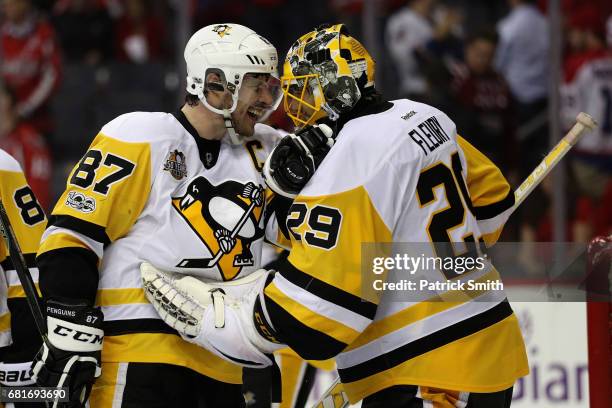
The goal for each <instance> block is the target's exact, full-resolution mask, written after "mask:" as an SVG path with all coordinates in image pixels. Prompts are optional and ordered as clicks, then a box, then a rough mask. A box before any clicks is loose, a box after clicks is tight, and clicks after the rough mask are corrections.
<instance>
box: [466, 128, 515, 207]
mask: <svg viewBox="0 0 612 408" xmlns="http://www.w3.org/2000/svg"><path fill="white" fill-rule="evenodd" d="M457 143H458V144H459V147H461V150H463V153H464V155H465V160H466V162H467V167H468V168H467V184H468V190H469V192H470V197H471V199H472V204H473V205H474V207H484V206H488V205H491V204H495V203H498V202H500V201H502V200H504V198H506V197H507V196H508V193H509V192H510V185H509V184H508V182H507V181H506V179H505V177H504V176H503V174H502V173H501V171H500V170H499V169H498V168H497V166H496V165H495V164H493V162H491V161H490V160H489V159H488V158H487V157H486V156H485V155H484V154H482V153H481V152H480V151H478V149H476V148H475V147H474V146H472V145H471V144H470V143H468V142H467V141H466V140H465V139H463V138H462V137H461V136H457Z"/></svg>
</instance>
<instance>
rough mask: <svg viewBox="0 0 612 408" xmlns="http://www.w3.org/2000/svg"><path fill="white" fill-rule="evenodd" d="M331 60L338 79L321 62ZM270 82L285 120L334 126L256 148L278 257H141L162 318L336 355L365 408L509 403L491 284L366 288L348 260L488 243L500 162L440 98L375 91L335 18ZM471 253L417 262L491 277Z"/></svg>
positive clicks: (223, 347) (502, 209)
mask: <svg viewBox="0 0 612 408" xmlns="http://www.w3.org/2000/svg"><path fill="white" fill-rule="evenodd" d="M330 61H331V62H332V63H334V64H335V65H336V67H337V68H336V75H338V76H339V78H338V80H337V81H329V79H328V77H326V76H324V72H323V71H324V70H325V71H326V73H329V71H330V70H329V67H328V65H329V63H330ZM332 71H333V70H332ZM328 75H329V74H328ZM281 80H282V86H283V91H284V93H285V99H284V100H285V108H286V110H287V113H288V114H289V116H290V117H291V118H292V119H293V120H294V122H295V123H296V125H298V126H306V125H310V124H313V123H328V124H329V125H330V126H331V127H332V128H334V129H335V132H334V133H335V134H337V138H336V141H335V144H334V145H333V147H332V148H331V150H330V151H329V153H328V154H327V155H326V156H325V157H324V158H321V157H320V156H319V157H312V156H311V155H309V154H308V150H310V149H307V148H304V146H302V149H301V150H300V149H294V150H292V149H287V148H285V149H284V150H282V151H280V150H279V148H277V149H275V151H274V152H273V153H272V154H271V155H270V157H269V158H268V161H267V162H266V167H265V169H264V173H265V174H266V179H267V182H268V183H269V185H270V186H271V187H273V189H275V190H277V191H278V192H280V193H282V194H286V195H288V196H294V195H297V196H296V197H295V200H294V202H293V204H292V206H291V209H290V214H289V217H288V218H287V227H288V230H289V232H290V235H291V244H292V246H291V251H290V255H289V257H288V259H287V261H286V262H284V263H281V264H279V265H278V268H277V269H278V270H277V271H276V272H275V273H273V272H272V273H271V272H269V271H265V270H262V271H258V272H255V273H254V274H252V275H250V276H249V278H247V279H241V280H237V281H235V282H234V283H232V284H224V285H219V284H214V283H205V282H202V281H201V280H199V279H195V278H193V277H184V276H182V275H181V276H178V275H176V274H174V273H172V271H161V270H159V269H158V268H155V267H153V266H151V265H148V264H143V265H142V276H143V281H144V285H145V287H146V293H147V296H148V297H149V299H150V300H151V301H152V303H153V304H154V306H155V308H156V309H157V311H158V312H159V313H160V316H161V317H162V318H163V319H164V321H165V322H166V323H168V324H169V325H170V326H171V327H174V328H175V329H177V330H178V331H179V332H180V333H181V334H182V335H183V337H184V338H186V339H187V340H189V341H191V342H193V343H195V344H198V345H200V346H202V347H204V348H206V349H208V350H210V351H212V352H214V353H215V354H217V355H219V356H226V358H227V356H231V358H232V359H241V360H243V361H244V364H250V365H252V364H263V365H265V364H270V359H269V357H268V353H270V352H271V351H273V350H276V349H277V348H279V347H282V346H283V345H284V344H286V345H289V347H291V348H292V349H293V350H295V351H296V352H297V353H298V354H299V355H300V356H301V357H302V358H304V359H313V360H321V359H326V358H330V357H334V356H335V359H336V363H337V366H338V371H339V374H340V379H341V381H342V384H343V388H344V391H345V392H346V394H347V395H348V398H349V400H350V401H351V402H352V403H354V402H357V401H359V400H363V405H362V407H364V408H375V407H385V408H395V407H402V408H405V407H427V406H438V407H468V408H506V407H508V406H509V405H510V401H511V397H512V386H513V384H514V382H515V381H516V379H517V378H519V377H521V376H524V375H526V374H527V373H528V371H529V370H528V365H527V358H526V352H525V346H524V343H523V340H522V336H521V333H520V329H519V326H518V322H517V318H516V316H515V315H514V313H513V311H512V309H511V307H510V305H509V303H508V301H507V299H506V296H505V294H504V292H503V290H499V286H497V287H495V288H494V287H491V288H490V289H486V288H485V289H482V290H478V291H471V292H467V293H464V292H458V291H456V290H447V289H439V290H435V289H433V290H432V289H422V290H421V291H415V292H413V293H412V294H411V295H410V297H409V298H405V297H402V296H400V295H398V292H393V291H382V292H379V293H378V294H377V295H376V296H369V295H368V294H367V293H366V291H365V290H364V287H365V286H367V283H368V280H369V279H370V278H371V276H372V273H371V271H370V273H369V274H368V270H367V268H366V269H365V272H362V271H363V270H362V266H363V265H362V264H361V263H362V258H361V254H362V243H368V242H369V243H374V242H375V243H391V242H392V243H397V244H399V243H402V242H408V243H424V244H426V245H425V246H423V247H422V248H428V249H423V250H424V251H425V252H426V253H427V255H429V256H434V257H435V256H438V257H442V256H445V255H449V256H450V257H451V259H457V258H458V257H461V256H463V255H464V254H462V253H461V251H462V248H468V249H470V248H471V249H473V250H474V251H476V253H478V251H479V250H478V249H477V248H478V246H479V244H478V243H486V244H487V245H492V244H494V243H495V242H496V240H497V239H498V237H499V234H500V233H501V230H502V228H503V225H504V223H505V221H506V219H507V218H508V216H509V213H510V209H511V208H512V206H513V204H514V194H513V191H512V190H511V188H510V186H509V184H508V183H507V182H506V180H505V178H504V177H503V175H502V174H501V172H500V171H499V169H498V168H497V167H496V166H495V165H494V164H493V163H492V162H490V161H489V160H488V159H487V158H486V157H485V156H484V155H482V154H481V153H480V152H479V151H477V150H476V149H475V148H474V147H472V146H471V145H470V144H469V143H467V142H466V141H465V139H463V138H461V137H460V136H459V135H457V131H456V128H455V125H454V123H453V122H452V121H451V119H450V118H449V117H448V116H446V115H445V114H444V113H443V112H441V111H439V110H437V109H435V108H434V107H431V106H428V105H425V104H422V103H417V102H413V101H410V100H407V99H402V100H396V101H391V102H389V101H385V100H383V99H382V96H381V95H380V94H378V93H377V92H376V90H375V88H374V61H373V60H372V59H371V57H370V55H369V54H368V52H367V50H366V49H365V48H364V47H363V46H362V45H361V44H360V43H359V42H358V41H357V40H356V39H355V38H353V37H351V36H349V35H348V33H346V31H345V29H344V27H343V26H342V25H341V24H339V25H334V26H325V27H321V28H319V29H317V30H315V31H313V32H310V33H308V34H305V35H304V36H302V37H301V38H299V39H298V40H297V41H296V42H295V43H294V44H293V46H292V47H291V49H290V50H289V53H288V55H287V59H286V61H285V65H284V70H283V77H282V78H281ZM338 87H341V88H342V89H338ZM290 138H291V137H289V140H290ZM284 140H285V141H286V140H287V139H284ZM279 146H285V144H284V142H281V144H280V145H279ZM304 152H306V154H303V153H304ZM315 156H316V155H315ZM312 163H317V164H318V169H317V170H316V172H315V173H314V175H313V176H312V178H310V179H309V180H308V181H307V182H306V184H305V185H304V182H305V180H304V178H303V177H302V178H301V177H297V176H296V175H298V174H300V173H301V171H300V168H301V166H305V165H310V164H312ZM296 169H297V170H296ZM482 262H483V263H482V266H479V267H478V268H475V267H474V268H470V270H469V271H468V272H465V273H461V272H463V271H462V270H458V269H453V268H446V267H445V268H442V267H437V268H434V269H433V270H419V271H418V276H420V277H421V279H422V280H425V281H426V282H448V283H453V282H454V283H457V282H465V281H466V280H467V279H472V280H473V281H474V282H488V281H498V280H499V275H498V272H497V271H496V270H495V268H494V267H493V266H492V265H491V264H490V262H489V261H488V260H486V259H484V260H483V261H482Z"/></svg>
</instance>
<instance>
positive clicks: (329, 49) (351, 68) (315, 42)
mask: <svg viewBox="0 0 612 408" xmlns="http://www.w3.org/2000/svg"><path fill="white" fill-rule="evenodd" d="M374 65H375V64H374V60H373V59H372V57H371V56H370V54H369V53H368V51H367V50H366V49H365V48H364V46H363V45H361V43H360V42H359V41H357V40H356V39H354V38H353V37H351V36H349V35H348V33H347V31H346V28H345V27H344V25H342V24H336V25H333V26H325V27H319V28H317V29H316V30H315V31H312V32H310V33H308V34H305V35H303V36H302V37H300V38H299V39H298V40H297V41H296V42H295V43H294V44H293V45H292V46H291V48H290V49H289V52H288V53H287V58H286V60H285V63H284V66H283V77H282V78H281V85H282V88H283V93H284V108H285V111H286V112H287V115H288V116H289V117H290V118H291V119H292V120H293V123H295V125H296V126H297V127H303V126H306V125H312V124H314V123H315V122H316V121H317V120H319V119H322V118H324V117H328V118H329V119H331V120H333V121H335V120H337V119H338V118H339V117H340V115H341V114H342V113H345V112H348V111H350V110H351V109H353V107H354V106H355V105H356V104H357V102H358V101H359V99H360V98H361V95H362V92H363V90H364V89H365V88H367V87H373V86H374Z"/></svg>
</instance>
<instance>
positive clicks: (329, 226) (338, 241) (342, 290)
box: [264, 186, 391, 360]
mask: <svg viewBox="0 0 612 408" xmlns="http://www.w3.org/2000/svg"><path fill="white" fill-rule="evenodd" d="M287 227H288V232H289V234H290V236H291V244H292V248H291V253H290V255H289V257H288V259H287V260H286V261H281V262H279V264H278V265H277V270H278V271H279V272H278V273H277V274H276V275H275V277H274V279H273V281H272V282H271V283H270V284H269V285H268V286H267V287H266V288H265V292H264V293H265V305H266V309H267V312H268V314H269V317H270V321H271V323H272V325H273V326H274V327H275V329H276V330H277V332H278V335H279V337H280V338H281V339H282V340H283V342H286V343H287V344H288V345H289V346H290V347H291V348H292V349H293V350H295V351H296V352H297V353H298V354H299V355H300V356H301V357H302V358H304V359H310V360H324V359H327V358H331V357H333V356H335V355H336V354H338V353H339V352H340V351H342V350H343V349H344V348H345V347H346V346H347V345H348V344H350V343H352V342H353V340H354V339H355V338H357V337H358V336H359V335H360V333H361V332H362V331H363V330H364V329H365V328H366V327H367V326H368V325H369V324H370V322H371V321H372V319H373V318H374V315H375V313H376V308H377V299H369V300H366V299H364V297H363V291H362V289H363V288H362V285H363V284H364V283H365V282H364V281H363V279H364V275H363V274H362V270H361V259H360V254H361V243H362V242H390V241H391V231H390V229H389V228H388V227H387V225H386V224H385V222H384V221H383V219H382V218H381V216H380V215H379V213H378V211H377V209H376V207H375V205H374V204H373V202H372V200H371V199H370V196H369V193H368V191H367V190H366V188H365V187H364V186H358V187H356V188H353V189H350V190H347V191H344V192H341V193H337V194H329V195H321V196H298V197H297V198H296V199H295V201H294V203H293V205H292V206H291V209H290V211H289V215H288V217H287ZM313 344H316V345H317V347H312V345H313Z"/></svg>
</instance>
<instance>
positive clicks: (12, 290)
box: [8, 283, 42, 299]
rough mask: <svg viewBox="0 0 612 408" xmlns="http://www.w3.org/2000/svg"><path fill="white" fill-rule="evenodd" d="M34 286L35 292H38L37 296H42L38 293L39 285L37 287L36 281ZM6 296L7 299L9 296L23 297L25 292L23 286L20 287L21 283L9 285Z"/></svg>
mask: <svg viewBox="0 0 612 408" xmlns="http://www.w3.org/2000/svg"><path fill="white" fill-rule="evenodd" d="M34 286H35V287H36V292H38V296H41V297H42V294H41V293H40V287H38V283H35V284H34ZM8 297H9V299H11V298H24V297H26V295H25V292H24V290H23V287H21V285H14V286H9V287H8Z"/></svg>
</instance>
